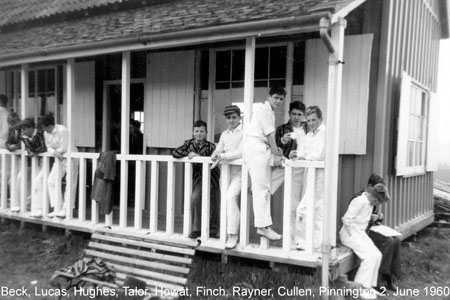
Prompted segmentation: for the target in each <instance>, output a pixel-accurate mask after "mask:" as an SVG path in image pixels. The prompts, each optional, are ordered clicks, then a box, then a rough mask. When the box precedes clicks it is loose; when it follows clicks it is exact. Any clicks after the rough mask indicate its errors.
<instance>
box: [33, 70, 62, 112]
mask: <svg viewBox="0 0 450 300" xmlns="http://www.w3.org/2000/svg"><path fill="white" fill-rule="evenodd" d="M56 82H57V79H56V67H45V68H39V69H34V70H30V71H29V72H28V100H27V101H28V103H27V107H26V110H27V116H29V117H31V116H36V117H37V116H42V115H44V114H46V113H49V112H52V113H54V114H55V115H57V113H56V112H57V97H56V91H57V88H56Z"/></svg>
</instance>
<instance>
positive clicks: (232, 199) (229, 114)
mask: <svg viewBox="0 0 450 300" xmlns="http://www.w3.org/2000/svg"><path fill="white" fill-rule="evenodd" d="M223 114H224V115H225V118H226V121H227V124H228V129H227V130H225V131H224V132H222V135H221V136H220V140H219V144H218V145H217V149H216V151H214V153H213V154H212V155H211V159H212V161H217V160H219V161H220V160H234V159H239V158H241V157H242V124H241V110H240V109H239V107H238V106H237V105H229V106H227V107H225V111H224V113H223ZM240 194H241V167H240V166H231V167H230V184H229V185H228V190H227V233H228V241H227V244H226V245H225V249H234V248H235V247H236V245H237V242H238V239H239V235H238V233H239V223H240V219H239V216H240V213H239V204H238V198H239V195H240Z"/></svg>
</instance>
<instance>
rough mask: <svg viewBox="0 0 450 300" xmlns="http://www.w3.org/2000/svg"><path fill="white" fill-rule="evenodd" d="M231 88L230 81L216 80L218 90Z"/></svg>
mask: <svg viewBox="0 0 450 300" xmlns="http://www.w3.org/2000/svg"><path fill="white" fill-rule="evenodd" d="M229 88H230V82H229V81H227V82H216V90H225V89H229Z"/></svg>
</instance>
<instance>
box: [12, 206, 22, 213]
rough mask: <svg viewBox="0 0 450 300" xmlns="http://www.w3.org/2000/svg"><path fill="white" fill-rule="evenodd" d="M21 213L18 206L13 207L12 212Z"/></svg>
mask: <svg viewBox="0 0 450 300" xmlns="http://www.w3.org/2000/svg"><path fill="white" fill-rule="evenodd" d="M19 211H20V207H18V206H13V207H11V212H19Z"/></svg>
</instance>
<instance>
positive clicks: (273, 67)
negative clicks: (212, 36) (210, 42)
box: [216, 46, 286, 90]
mask: <svg viewBox="0 0 450 300" xmlns="http://www.w3.org/2000/svg"><path fill="white" fill-rule="evenodd" d="M244 76H245V50H242V49H239V50H225V51H217V52H216V89H218V90H220V89H230V88H243V87H244ZM285 84H286V47H285V46H274V47H259V48H256V49H255V81H254V86H255V87H271V86H273V85H280V86H285Z"/></svg>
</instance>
